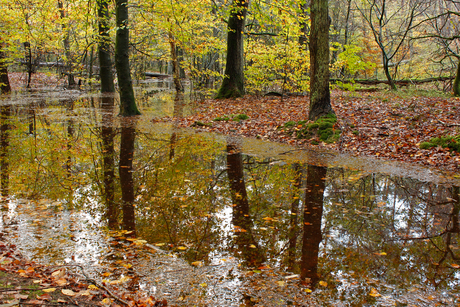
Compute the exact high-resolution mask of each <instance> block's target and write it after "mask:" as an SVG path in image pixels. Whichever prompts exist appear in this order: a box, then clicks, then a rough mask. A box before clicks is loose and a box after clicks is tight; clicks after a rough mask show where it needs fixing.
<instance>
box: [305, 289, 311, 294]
mask: <svg viewBox="0 0 460 307" xmlns="http://www.w3.org/2000/svg"><path fill="white" fill-rule="evenodd" d="M304 291H305V292H307V293H311V292H312V291H311V289H308V288H307V289H305V290H304Z"/></svg>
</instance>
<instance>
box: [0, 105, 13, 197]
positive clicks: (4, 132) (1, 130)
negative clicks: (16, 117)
mask: <svg viewBox="0 0 460 307" xmlns="http://www.w3.org/2000/svg"><path fill="white" fill-rule="evenodd" d="M10 115H11V106H2V107H1V126H0V143H1V146H2V147H1V151H0V171H1V174H0V183H1V189H2V191H1V194H2V196H3V197H8V195H9V183H10V171H9V161H8V147H9V145H10V140H9V136H10V134H9V130H10V126H9V123H8V121H9V120H10Z"/></svg>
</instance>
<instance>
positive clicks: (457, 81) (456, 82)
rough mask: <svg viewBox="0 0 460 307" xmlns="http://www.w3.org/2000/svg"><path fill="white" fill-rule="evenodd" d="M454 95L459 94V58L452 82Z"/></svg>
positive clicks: (457, 95)
mask: <svg viewBox="0 0 460 307" xmlns="http://www.w3.org/2000/svg"><path fill="white" fill-rule="evenodd" d="M453 90H454V96H456V97H459V96H460V59H459V60H458V65H457V75H456V76H455V80H454V84H453Z"/></svg>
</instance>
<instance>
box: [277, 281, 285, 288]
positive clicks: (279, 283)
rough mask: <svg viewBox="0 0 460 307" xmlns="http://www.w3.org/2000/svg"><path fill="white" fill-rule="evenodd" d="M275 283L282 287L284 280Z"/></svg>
mask: <svg viewBox="0 0 460 307" xmlns="http://www.w3.org/2000/svg"><path fill="white" fill-rule="evenodd" d="M277 284H278V286H280V287H284V284H285V282H284V280H279V281H277Z"/></svg>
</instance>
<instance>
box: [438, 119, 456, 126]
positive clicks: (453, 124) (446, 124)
mask: <svg viewBox="0 0 460 307" xmlns="http://www.w3.org/2000/svg"><path fill="white" fill-rule="evenodd" d="M438 122H440V123H441V124H443V125H444V126H446V127H460V124H455V123H452V124H448V123H445V122H443V121H441V120H440V119H438Z"/></svg>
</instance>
